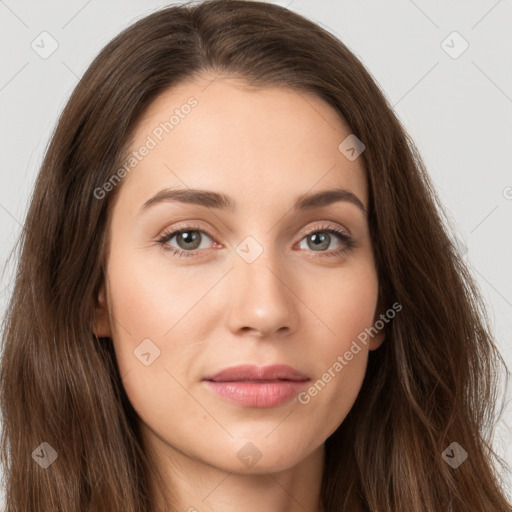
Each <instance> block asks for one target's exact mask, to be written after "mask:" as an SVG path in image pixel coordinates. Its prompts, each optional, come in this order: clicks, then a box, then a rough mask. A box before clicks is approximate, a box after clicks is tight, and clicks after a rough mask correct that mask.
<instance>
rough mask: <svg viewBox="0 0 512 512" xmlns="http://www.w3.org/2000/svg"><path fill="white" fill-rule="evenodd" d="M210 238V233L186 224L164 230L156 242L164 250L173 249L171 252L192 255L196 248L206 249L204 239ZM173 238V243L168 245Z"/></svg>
mask: <svg viewBox="0 0 512 512" xmlns="http://www.w3.org/2000/svg"><path fill="white" fill-rule="evenodd" d="M205 237H206V238H209V239H210V240H211V238H210V235H208V233H206V232H205V231H204V230H202V229H200V228H199V227H197V226H186V227H180V228H178V229H173V230H171V231H167V232H165V233H164V234H163V235H162V236H161V237H160V238H159V239H158V243H159V244H161V245H162V248H163V249H164V250H165V251H173V254H175V255H179V256H180V257H181V256H194V255H195V254H197V252H196V251H197V250H199V249H206V248H207V247H204V245H203V242H204V239H205ZM173 238H175V239H176V241H175V243H176V245H177V247H176V246H175V245H169V243H170V242H171V240H173Z"/></svg>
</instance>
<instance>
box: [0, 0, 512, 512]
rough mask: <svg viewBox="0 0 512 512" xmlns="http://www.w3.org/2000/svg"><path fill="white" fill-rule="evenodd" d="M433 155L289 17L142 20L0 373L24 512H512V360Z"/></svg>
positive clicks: (77, 133) (25, 281)
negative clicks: (499, 429) (435, 183)
mask: <svg viewBox="0 0 512 512" xmlns="http://www.w3.org/2000/svg"><path fill="white" fill-rule="evenodd" d="M438 208H439V203H438V200H437V198H436V195H435V192H434V190H433V188H432V185H431V184H430V182H429V179H428V176H427V174H426V171H425V168H424V165H423V163H422V161H421V158H420V157H419V156H418V154H417V153H416V150H415V148H414V144H413V142H412V141H411V140H410V139H409V138H408V136H407V134H406V132H405V130H404V129H403V128H402V126H401V125H400V123H399V122H398V120H397V118H396V117H395V115H394V114H393V112H392V110H391V108H390V106H389V105H388V104H387V102H386V101H385V99H384V97H383V96H382V94H381V93H380V91H379V89H378V87H377V86H376V84H375V83H374V82H373V80H372V78H371V77H370V75H369V74H368V72H367V71H366V70H365V69H364V68H363V66H362V64H361V63H360V62H359V61H358V60H357V59H356V58H355V57H354V55H353V54H352V53H351V52H350V51H349V50H348V49H347V48H346V47H345V46H344V45H343V44H342V43H341V42H340V41H338V40H337V39H335V38H334V37H333V36H332V35H330V34H328V33H327V32H326V31H324V30H323V29H321V28H319V27H318V26H317V25H315V24H313V23H312V22H310V21H308V20H306V19H304V18H302V17H301V16H299V15H297V14H295V13H293V12H291V11H288V10H286V9H284V8H281V7H278V6H276V5H272V4H265V3H258V2H242V1H228V0H215V1H211V2H204V3H202V4H200V5H197V6H173V7H168V8H166V9H163V10H161V11H159V12H156V13H154V14H152V15H150V16H148V17H146V18H144V19H142V20H140V21H138V22H137V23H135V24H134V25H132V26H131V27H129V28H128V29H126V30H125V31H124V32H122V33H121V34H120V35H119V36H118V37H116V38H115V39H114V40H113V41H112V42H110V43H109V44H108V45H107V46H106V47H105V49H104V50H103V51H102V52H101V53H100V55H99V56H98V57H97V58H96V59H95V61H94V62H93V63H92V64H91V66H90V67H89V69H88V70H87V72H86V73H85V75H84V77H83V78H82V80H81V81H80V83H79V84H78V86H77V87H76V89H75V91H74V93H73V95H72V97H71V98H70V100H69V102H68V105H67V106H66V108H65V110H64V112H63V114H62V116H61V118H60V121H59V124H58V126H57V129H56V131H55V133H54V135H53V137H52V141H51V144H50V147H49V149H48V152H47V154H46V157H45V160H44V162H43V165H42V168H41V171H40V173H39V176H38V179H37V182H36V186H35V191H34V195H33V198H32V201H31V206H30V210H29V213H28V217H27V220H26V224H25V230H24V233H23V237H22V239H21V252H20V263H19V268H18V272H17V276H16V283H15V289H14V294H13V297H12V299H11V303H10V305H9V310H8V314H7V318H6V328H5V334H4V340H3V342H4V355H3V359H2V366H1V396H2V401H1V407H2V413H3V443H2V454H3V457H2V458H3V464H4V467H5V469H4V472H5V475H6V478H5V480H6V494H7V510H8V511H9V512H15V511H25V510H38V511H39V512H44V511H50V510H51V511H66V512H71V511H73V512H75V511H76V512H78V511H80V512H81V511H84V512H85V511H105V510H108V511H119V512H120V511H123V512H135V511H141V510H147V511H151V512H160V511H163V510H173V511H175V510H176V511H177V510H189V511H194V510H197V511H214V510H215V511H218V510H222V511H224V512H226V511H227V512H229V511H231V510H243V511H245V512H252V511H256V510H257V511H261V510H265V511H266V512H273V511H278V510H279V511H283V510H287V511H292V512H295V511H299V510H309V511H312V512H320V511H323V512H334V511H340V510H344V511H347V512H348V511H350V512H355V511H393V512H401V511H411V510H414V511H446V510H451V511H454V512H456V511H457V512H458V511H465V512H466V511H468V510H471V511H475V512H476V511H478V512H484V511H485V512H487V511H488V512H491V511H492V512H496V511H500V512H504V511H510V510H512V509H511V506H510V503H508V502H507V500H506V497H505V495H504V493H503V490H502V489H501V488H500V482H499V480H498V476H497V473H496V472H495V469H494V463H495V460H494V458H496V455H495V454H494V453H493V452H492V450H491V446H490V437H486V429H487V428H488V427H490V426H492V424H493V421H494V414H493V413H494V405H495V401H496V384H497V377H498V373H497V370H498V362H499V361H501V359H500V354H499V352H498V351H497V349H496V347H495V344H494V342H493V339H492V334H491V331H490V328H489V326H488V323H487V320H486V314H485V308H484V306H483V303H482V301H481V298H480V297H479V295H478V292H477V289H476V287H475V284H474V282H473V281H472V278H471V276H470V275H469V273H468V271H467V269H466V267H465V265H464V262H463V261H462V260H461V257H460V256H459V254H458V253H457V251H456V250H455V248H454V246H453V245H452V243H451V242H450V236H449V234H448V232H447V228H446V227H445V225H444V224H443V220H442V219H441V216H440V214H439V211H442V210H441V209H438Z"/></svg>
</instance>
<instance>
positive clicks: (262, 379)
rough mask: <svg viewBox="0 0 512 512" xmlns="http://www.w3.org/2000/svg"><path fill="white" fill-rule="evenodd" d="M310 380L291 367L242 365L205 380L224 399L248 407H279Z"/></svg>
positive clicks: (295, 394)
mask: <svg viewBox="0 0 512 512" xmlns="http://www.w3.org/2000/svg"><path fill="white" fill-rule="evenodd" d="M309 380H310V379H309V377H308V376H307V375H304V374H303V373H301V372H299V371H298V370H296V369H295V368H292V367H291V366H288V365H282V364H279V365H271V366H255V365H248V364H246V365H240V366H234V367H231V368H226V369H225V370H222V371H220V372H218V373H216V374H214V375H209V376H207V377H204V379H203V382H205V384H206V385H207V386H208V388H209V389H210V390H211V391H213V392H214V393H215V394H216V395H218V396H220V397H221V398H222V399H224V400H226V401H228V402H231V403H234V404H237V405H242V406H245V407H256V408H264V407H277V406H278V405H281V404H283V403H285V402H287V401H289V400H291V399H292V398H294V397H296V396H297V394H298V393H299V391H300V390H301V389H302V388H303V387H304V385H305V383H306V382H308V381H309Z"/></svg>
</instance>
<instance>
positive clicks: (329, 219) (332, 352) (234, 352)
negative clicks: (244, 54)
mask: <svg viewBox="0 0 512 512" xmlns="http://www.w3.org/2000/svg"><path fill="white" fill-rule="evenodd" d="M241 84H242V82H240V81H237V80H235V79H234V78H228V77H224V78H221V77H217V78H216V79H215V80H213V82H212V77H211V76H210V77H203V78H201V79H196V80H195V81H194V82H186V83H182V84H180V85H178V86H175V87H173V88H172V89H169V90H167V91H165V92H164V93H162V94H161V95H160V96H159V97H158V98H157V99H156V100H155V101H154V102H153V103H152V104H151V105H150V108H149V109H148V111H147V112H146V113H145V116H144V118H143V119H142V120H141V121H140V123H139V124H138V126H137V129H136V132H135V136H134V139H133V140H132V145H131V149H132V150H134V151H135V150H137V149H138V148H140V147H141V146H142V145H143V144H144V142H145V141H146V140H147V136H148V135H150V134H151V133H152V130H153V129H154V128H155V127H156V126H158V125H159V124H160V123H161V122H163V121H164V120H167V119H169V116H170V115H171V114H172V113H173V111H174V109H176V108H179V107H180V106H181V105H183V104H185V103H186V101H187V99H188V98H189V97H190V96H194V97H195V98H196V99H197V101H198V105H197V106H196V107H195V108H194V109H192V110H191V112H190V114H188V115H187V116H185V117H184V118H183V119H181V120H180V123H179V124H178V125H177V126H175V127H174V129H173V131H172V132H171V133H169V134H167V135H166V136H164V137H163V139H162V141H161V142H159V143H158V145H157V146H156V147H155V148H154V149H152V150H151V151H150V152H149V154H148V155H147V156H145V157H144V158H143V160H142V161H140V162H139V163H138V165H137V166H136V167H135V168H134V169H133V170H132V171H131V172H130V173H129V174H128V175H127V176H126V177H125V178H124V179H123V180H122V183H121V184H120V185H118V186H119V187H121V189H120V190H118V191H117V192H119V195H118V196H117V197H116V201H115V203H114V205H115V206H114V209H113V212H112V218H111V224H110V230H109V237H110V245H109V251H108V254H107V269H106V273H107V282H106V283H105V285H104V287H103V288H102V289H101V291H100V294H99V296H98V301H97V311H96V318H95V333H96V335H97V336H109V337H111V338H112V340H113V341H112V342H113V343H114V348H115V353H116V358H117V361H118V364H119V369H120V374H121V375H122V376H123V384H124V388H125V390H126V393H127V396H128V397H129V399H130V401H131V403H132V405H133V407H134V409H135V410H136V412H137V414H138V416H139V418H140V425H141V431H142V436H143V441H144V445H145V448H146V449H147V450H148V451H149V452H150V453H151V454H152V455H153V456H154V460H155V463H156V464H157V466H158V468H159V471H160V472H161V474H162V476H163V478H164V479H165V482H166V485H167V489H168V493H169V497H171V499H172V502H173V503H175V504H176V506H177V508H178V510H184V511H187V510H188V511H193V510H197V511H199V512H208V511H221V510H222V511H223V512H231V511H240V510H244V511H245V512H260V511H261V510H265V511H268V512H285V511H287V512H298V511H301V512H303V511H304V510H308V511H311V512H319V511H320V510H321V505H320V485H321V479H322V468H323V462H324V456H325V451H324V442H325V440H326V439H327V438H328V437H329V435H331V434H332V433H333V432H334V431H335V430H336V428H337V427H338V426H339V425H340V424H341V423H342V422H343V420H344V418H345V417H346V415H347V414H348V412H349V411H350V409H351V407H352V405H353V403H354V401H355V399H356V398H357V395H358V393H359V390H360V388H361V385H362V381H363V378H364V374H365V370H366V364H367V359H368V351H369V350H375V349H377V348H378V347H379V346H380V344H381V343H382V341H383V335H381V334H380V333H379V335H377V336H375V337H374V338H371V339H370V341H369V343H368V345H364V344H362V345H361V347H362V350H361V351H360V352H358V353H357V354H356V355H354V357H353V359H352V360H351V361H350V362H348V363H347V364H346V366H344V368H343V370H342V371H340V372H339V373H337V374H336V376H335V377H334V378H332V380H331V381H330V382H329V383H328V384H327V385H326V386H325V387H324V388H323V389H322V390H321V391H320V392H319V393H318V394H317V395H316V396H315V397H312V398H311V400H310V402H309V403H308V404H301V403H299V402H298V401H297V400H296V399H293V400H291V401H289V402H286V403H284V404H282V405H280V406H277V407H271V408H264V409H258V408H252V407H244V406H240V405H235V404H232V403H229V402H226V401H224V400H223V399H221V398H219V397H218V396H217V395H215V394H213V393H212V392H211V391H210V390H209V389H208V388H207V387H206V386H205V384H204V382H202V379H203V377H205V376H206V375H208V374H212V373H215V372H217V371H220V370H222V369H224V368H227V367H231V366H235V365H238V364H244V363H252V364H257V365H269V364H275V363H284V364H289V365H290V366H292V367H294V368H297V369H298V370H299V371H301V372H303V373H305V374H306V375H307V376H309V377H310V379H311V382H310V383H309V384H311V383H314V382H316V381H317V380H318V379H319V378H320V377H321V376H322V374H324V373H325V372H326V371H327V369H328V368H329V367H332V365H333V363H334V362H335V361H336V360H337V357H338V356H340V355H343V354H344V353H345V352H346V351H347V350H349V348H350V346H351V343H352V342H353V341H354V340H355V339H356V338H357V336H358V334H360V333H361V332H362V331H364V329H365V328H368V327H370V326H371V325H373V323H374V322H375V320H376V319H378V317H379V314H380V313H381V312H382V311H380V310H378V308H377V293H378V278H377V273H376V268H375V263H374V256H373V251H372V246H371V240H370V233H369V227H368V222H367V218H366V217H365V215H364V214H363V212H362V211H360V210H359V209H358V208H357V207H356V206H355V205H353V204H351V203H349V202H336V203H333V204H330V205H328V206H323V207H319V208H315V209H313V210H310V211H304V212H294V211H292V205H293V203H294V201H295V200H296V198H297V197H298V196H299V195H300V194H303V193H311V192H318V191H320V190H326V189H330V188H334V187H343V188H344V189H347V190H349V191H351V192H353V193H354V194H355V195H356V196H357V197H358V198H359V199H360V200H361V202H362V203H363V204H364V206H365V207H366V209H368V190H367V182H366V176H365V172H364V167H363V162H362V158H357V159H356V160H355V161H349V160H348V159H347V158H346V157H345V156H344V155H343V154H342V153H341V152H340V151H339V150H338V145H339V144H340V142H341V141H343V140H344V139H345V138H346V137H347V136H348V135H349V134H350V133H351V131H350V129H349V128H348V126H347V125H346V124H345V122H344V121H343V119H342V118H341V117H340V116H339V115H338V114H337V112H336V111H335V110H333V109H332V107H330V106H329V105H328V104H327V103H324V101H323V100H321V99H320V98H317V97H316V96H313V95H310V94H305V93H300V94H299V93H297V92H294V91H292V90H288V89H281V88H265V89H263V90H261V91H259V92H254V91H247V90H244V89H243V88H242V87H240V85H241ZM166 187H180V188H188V187H190V188H201V189H205V190H212V191H215V192H222V193H225V194H227V195H229V196H231V197H232V198H233V199H234V200H235V201H236V207H235V208H234V210H230V209H226V210H217V209H214V208H207V207H204V206H201V205H191V204H184V203H178V202H166V203H161V204H158V205H155V206H153V207H151V208H149V209H148V211H147V212H145V213H143V214H142V215H139V212H138V210H139V208H140V207H141V205H142V204H143V203H144V202H145V201H147V200H148V199H149V198H150V197H152V196H153V195H154V194H155V193H156V192H158V191H159V190H160V189H162V188H166ZM184 224H185V226H186V225H187V224H192V225H193V226H199V227H200V229H201V230H205V232H206V233H208V234H203V233H202V232H200V234H199V235H198V233H197V231H194V233H195V234H196V236H201V237H202V241H201V246H200V248H199V249H196V250H195V251H193V250H191V249H187V246H186V245H184V244H183V242H181V244H180V242H179V241H178V240H177V237H176V236H174V237H173V238H172V239H169V240H168V241H167V242H166V245H167V246H170V247H174V248H175V249H181V250H182V251H186V250H189V251H190V252H196V253H200V255H198V256H189V257H180V256H178V255H173V254H172V252H164V251H163V249H162V245H159V243H158V242H157V240H158V238H159V237H160V236H161V235H162V234H163V233H165V231H166V230H169V229H170V228H174V227H178V226H179V227H180V228H182V227H183V225H184ZM322 225H324V226H326V227H327V228H331V227H333V228H336V227H338V228H341V229H342V230H345V232H348V233H349V234H350V235H351V236H352V237H353V238H354V239H355V240H356V247H355V248H354V249H352V250H351V251H348V252H346V253H345V254H344V255H342V256H341V257H335V256H327V255H326V254H328V253H331V254H332V253H334V252H335V251H336V250H337V249H339V248H340V247H341V248H343V246H344V242H343V241H342V240H341V239H338V237H337V235H335V234H332V235H331V241H330V243H328V242H327V243H326V244H325V246H322V247H321V248H320V249H316V250H315V246H314V245H313V246H311V245H308V240H309V241H311V234H310V235H307V234H306V233H305V232H306V230H308V229H310V228H315V227H317V226H318V227H319V229H317V231H316V233H317V234H318V232H321V231H322V229H321V227H322ZM191 229H192V228H191ZM247 236H251V237H253V238H254V239H255V240H257V242H258V243H259V244H260V246H261V247H262V249H263V252H262V254H261V255H260V256H259V257H258V258H257V259H256V260H255V261H253V262H252V263H248V262H247V261H245V260H244V259H243V258H242V257H240V256H239V254H238V253H237V252H236V248H237V245H238V244H240V243H241V242H242V241H243V240H244V239H245V238H246V237H247ZM144 339H150V340H151V342H152V343H153V344H154V345H155V346H157V347H158V349H159V350H160V355H159V357H157V358H156V359H155V360H154V361H153V362H152V363H151V364H150V365H148V366H146V365H144V364H142V363H141V361H140V360H139V358H137V357H135V356H134V350H135V349H136V348H137V346H138V345H139V344H140V343H141V342H142V340H144ZM152 350H153V349H152ZM306 389H307V388H306ZM248 442H251V443H252V444H253V445H254V446H255V447H257V450H258V451H259V453H260V454H261V458H260V460H259V461H258V462H257V463H256V464H253V465H249V464H245V463H243V462H242V461H241V460H240V458H239V457H238V456H237V452H238V451H239V450H240V449H241V448H242V447H243V446H244V445H246V443H248ZM158 510H160V509H158Z"/></svg>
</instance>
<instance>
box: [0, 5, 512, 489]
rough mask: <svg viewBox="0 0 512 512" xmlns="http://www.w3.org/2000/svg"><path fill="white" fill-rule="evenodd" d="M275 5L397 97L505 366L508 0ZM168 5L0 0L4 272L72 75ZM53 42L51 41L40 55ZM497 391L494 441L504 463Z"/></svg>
mask: <svg viewBox="0 0 512 512" xmlns="http://www.w3.org/2000/svg"><path fill="white" fill-rule="evenodd" d="M274 3H277V4H279V5H283V6H288V8H290V9H291V10H294V11H296V12H298V13H300V14H303V15H305V16H306V17H308V18H310V19H312V20H313V21H316V22H317V23H319V24H320V25H322V26H323V27H324V28H326V29H328V30H329V31H330V32H332V33H334V34H335V35H336V36H337V37H339V38H340V39H341V40H342V41H343V42H344V43H345V44H347V46H348V47H349V48H350V49H351V50H352V51H353V52H354V53H355V54H356V55H357V56H358V57H359V58H360V59H361V60H362V62H363V63H364V64H365V66H366V67H367V69H368V70H369V71H370V73H371V74H372V75H373V77H374V78H375V80H376V81H377V82H378V83H379V85H380V87H381V88H382V90H383V91H384V93H385V95H386V96H387V97H388V98H389V100H390V101H391V103H392V104H393V105H394V107H395V110H396V112H397V115H398V116H399V118H400V119H401V120H402V122H403V123H404V125H405V126H406V128H407V130H408V131H409V133H410V134H411V135H412V137H413V138H414V140H415V142H416V144H417V145H418V148H419V150H420V152H421V154H422V156H423V158H424V160H425V163H426V165H427V167H428V170H429V173H430V175H431V177H432V179H433V181H434V183H435V185H436V187H437V190H438V192H439V195H440V198H441V200H442V201H443V203H444V205H445V206H446V208H447V210H448V211H449V213H450V215H451V217H452V219H453V221H454V223H455V225H456V226H457V229H458V234H457V238H458V240H459V242H460V244H461V246H460V247H461V250H462V251H464V252H465V259H466V261H467V262H468V263H469V265H470V268H471V270H472V272H473V274H474V276H475V277H476V279H477V282H478V283H479V286H480V288H481V291H482V293H483V295H484V298H485V299H486V301H487V304H488V305H489V310H490V313H491V320H492V322H493V325H494V328H495V332H496V337H497V344H498V347H499V348H500V350H501V352H502V354H503V356H504V358H505V360H506V361H507V364H508V365H509V367H511V368H512V346H511V343H510V337H511V336H510V333H511V331H512V269H511V265H510V262H511V261H512V258H511V255H512V237H511V232H512V230H511V220H512V166H511V164H512V155H511V152H510V151H511V147H512V144H511V143H512V30H511V27H512V1H511V0H501V1H496V0H485V1H483V0H482V1H476V0H472V1H467V0H466V1H451V2H446V1H444V2H442V1H424V0H423V1H420V0H415V1H413V0H394V1H388V2H382V1H376V0H372V1H371V0H350V1H348V0H342V1H334V0H332V1H328V0H321V1H315V2H313V1H309V2H308V1H307V0H292V1H290V0H286V1H276V2H274ZM169 4H170V2H159V1H153V0H149V1H148V0H146V1H142V0H131V1H113V0H110V1H99V0H89V1H87V0H72V1H69V0H68V1H36V0H33V1H29V0H25V1H23V0H21V1H16V0H5V1H3V0H0V41H1V42H0V51H1V57H0V59H1V66H0V109H1V117H0V130H1V132H0V141H1V164H0V173H1V174H0V226H1V231H0V263H1V264H2V266H3V264H4V262H5V261H6V258H7V256H8V254H9V252H10V250H11V248H12V246H13V243H14V241H15V238H16V237H17V236H18V234H19V232H20V230H21V224H22V222H23V219H24V217H25V213H26V210H27V203H28V198H29V195H30V193H31V189H32V186H33V183H34V180H35V177H36V174H37V172H38V168H39V166H40V164H41V161H42V158H43V154H44V151H45V148H46V146H47V144H48V141H49V138H50V135H51V133H52V131H53V129H54V127H55V124H56V121H57V119H58V116H59V114H60V112H61V110H62V108H63V107H64V105H65V103H66V101H67V99H68V98H69V95H70V93H71V91H72V90H73V88H74V87H75V85H76V84H77V82H78V80H79V78H80V76H81V75H82V74H83V72H84V71H85V70H86V68H87V66H88V65H89V63H90V62H91V61H92V59H93V57H94V56H95V55H96V54H97V53H98V52H99V51H100V49H101V48H102V47H103V46H104V45H105V44H106V43H107V42H108V41H109V40H110V39H111V38H112V37H113V36H115V35H116V34H117V33H119V32H120V30H121V29H123V28H125V27H126V26H128V25H129V24H131V23H132V22H133V21H135V20H136V19H139V18H141V17H143V16H144V15H146V14H149V13H150V12H153V11H154V10H155V9H157V8H159V7H163V6H165V5H169ZM454 31H456V32H457V33H458V34H459V35H457V34H455V35H454V34H453V32H454ZM42 32H48V33H49V34H50V36H46V35H43V36H41V35H40V34H41V33H42ZM52 39H53V40H55V41H56V43H57V44H58V48H57V49H56V51H55V52H54V53H53V54H51V55H50V56H46V55H42V56H41V53H44V52H45V51H49V50H50V49H51V44H55V43H53V41H52ZM443 41H444V42H443ZM466 44H467V45H468V47H467V49H466V50H465V51H464V52H462V50H464V48H465V46H466ZM31 45H32V46H34V47H35V48H37V51H36V50H35V48H34V49H33V47H32V46H31ZM38 52H39V53H38ZM43 56H44V57H47V58H42V57H43ZM466 250H467V252H466ZM12 270H13V268H12V265H11V266H9V267H7V269H6V272H5V274H4V275H3V278H2V282H1V286H0V314H2V315H3V313H4V311H5V305H6V302H7V298H8V296H9V294H10V292H11V290H12V287H11V280H12ZM507 397H508V401H509V405H508V406H507V409H506V411H505V413H504V417H503V420H502V421H500V422H499V424H498V428H497V431H496V436H495V441H494V443H495V449H496V450H497V452H498V453H499V454H500V455H502V456H503V457H505V459H506V461H507V462H508V463H509V464H511V465H512V401H511V400H510V398H511V395H510V393H507ZM42 441H43V440H42ZM34 448H35V447H34ZM469 457H471V454H469ZM508 479H509V480H510V476H508ZM510 488H511V485H510V484H509V485H508V489H509V492H511V491H510ZM0 497H1V495H0Z"/></svg>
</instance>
